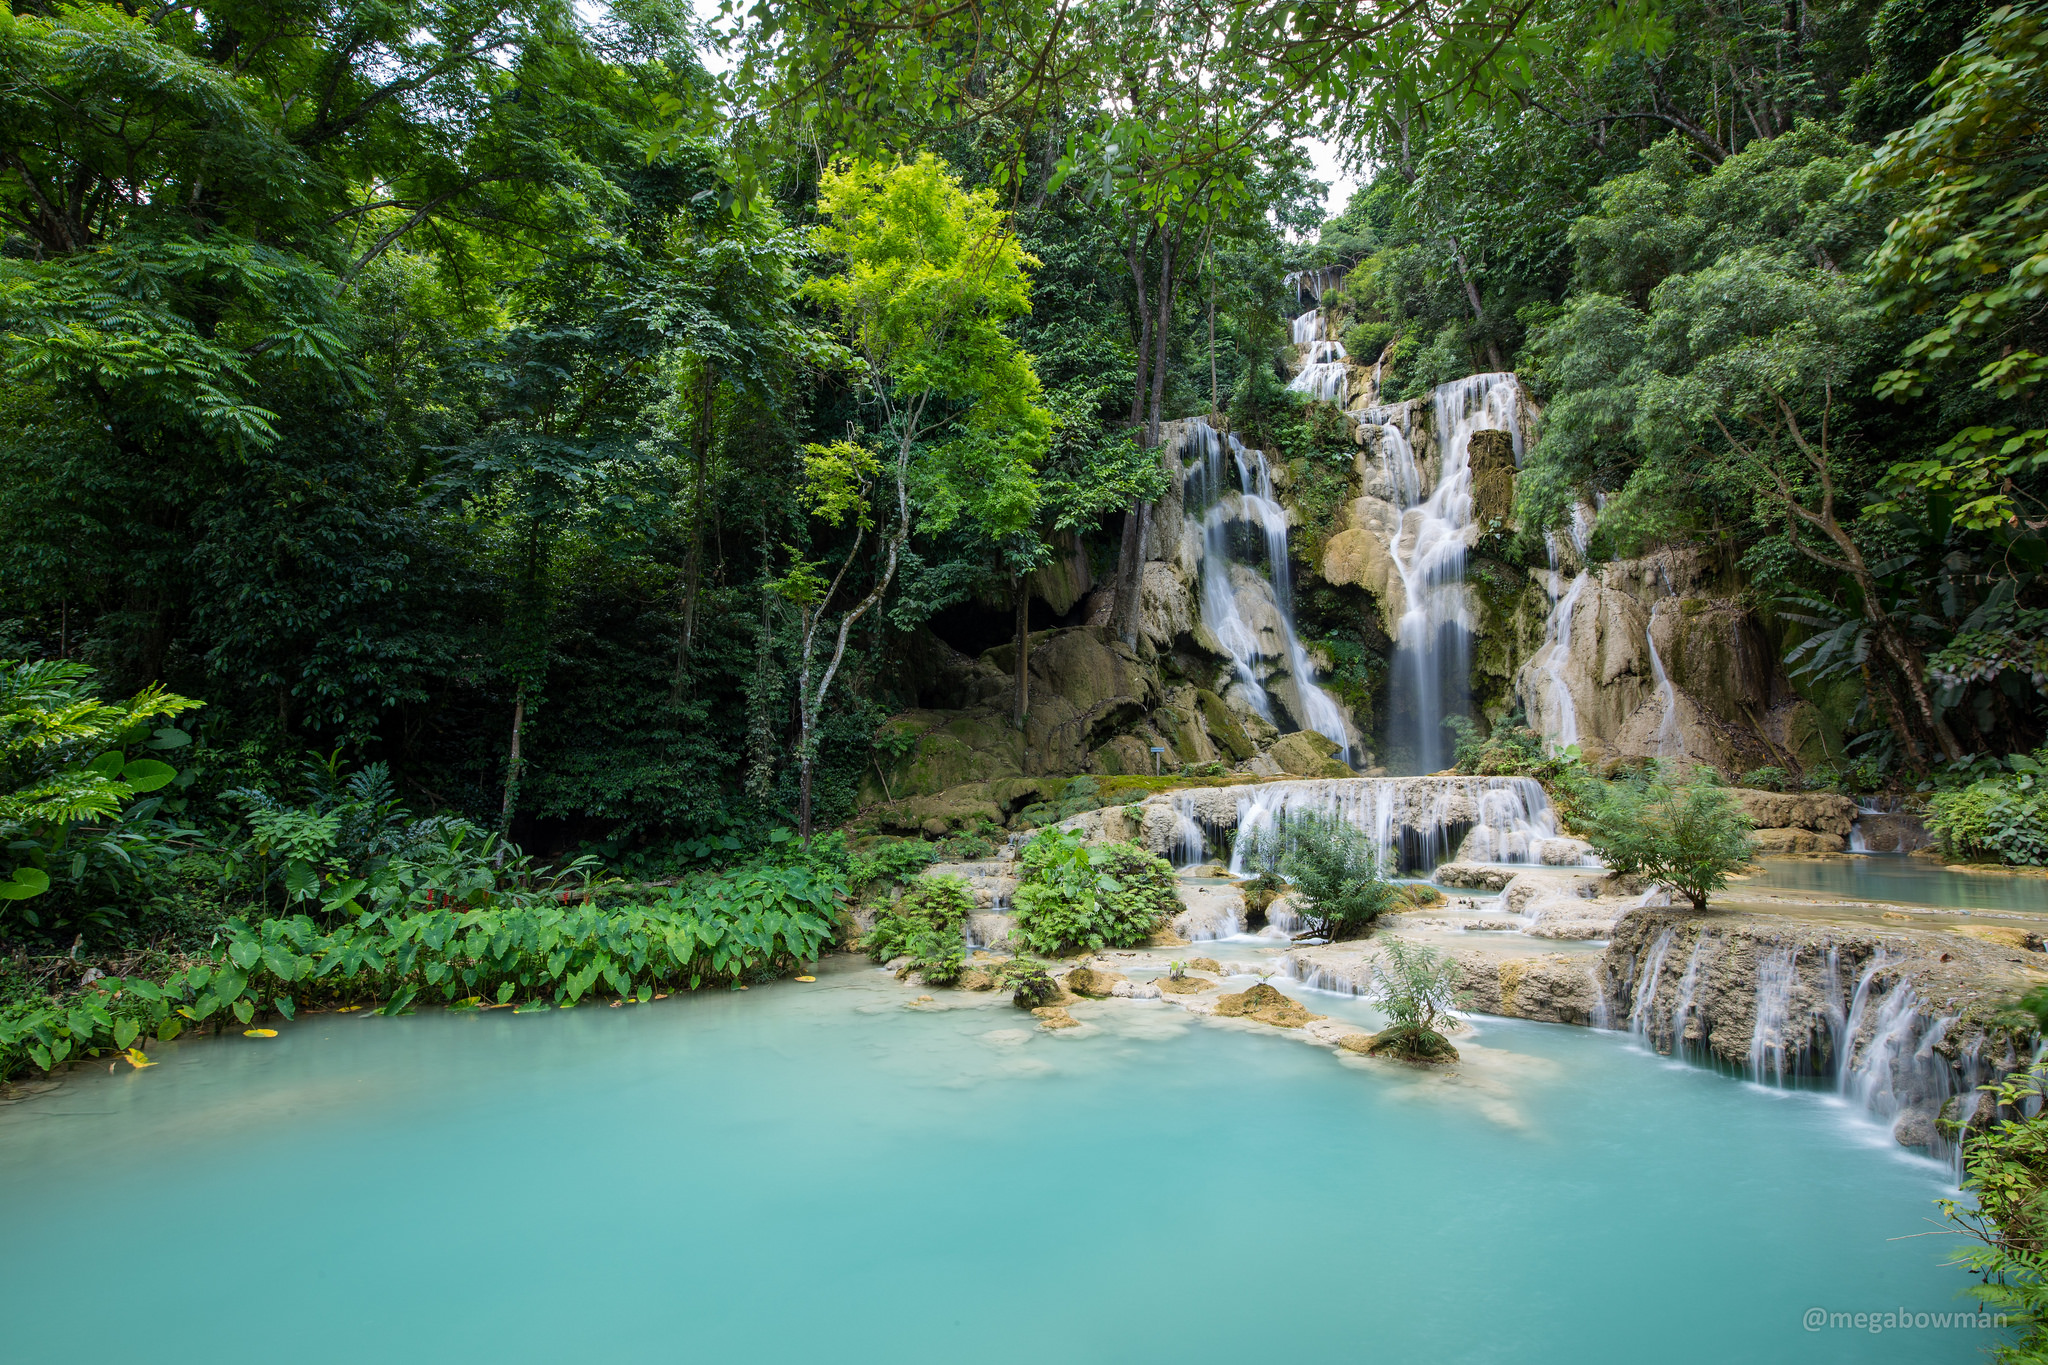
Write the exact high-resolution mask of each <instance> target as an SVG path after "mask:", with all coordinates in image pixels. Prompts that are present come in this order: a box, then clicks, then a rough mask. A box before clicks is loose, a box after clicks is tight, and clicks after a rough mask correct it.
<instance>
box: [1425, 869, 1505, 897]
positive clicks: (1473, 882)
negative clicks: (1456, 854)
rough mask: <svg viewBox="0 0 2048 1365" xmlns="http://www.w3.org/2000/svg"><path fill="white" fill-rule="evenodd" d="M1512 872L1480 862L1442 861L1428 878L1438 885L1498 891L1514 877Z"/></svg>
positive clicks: (1471, 889)
mask: <svg viewBox="0 0 2048 1365" xmlns="http://www.w3.org/2000/svg"><path fill="white" fill-rule="evenodd" d="M1514 876H1515V874H1514V872H1513V871H1512V870H1510V869H1508V868H1505V867H1487V866H1485V865H1484V864H1481V863H1443V864H1441V865H1440V866H1438V868H1437V870H1436V871H1434V872H1432V873H1431V874H1430V878H1429V879H1430V880H1431V881H1433V882H1435V883H1436V884H1437V885H1439V886H1457V887H1463V888H1465V889H1466V890H1470V891H1499V890H1501V889H1502V888H1504V887H1505V886H1506V885H1507V884H1508V883H1509V882H1510V881H1512V880H1513V879H1514Z"/></svg>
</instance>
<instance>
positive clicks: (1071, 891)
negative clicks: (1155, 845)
mask: <svg viewBox="0 0 2048 1365" xmlns="http://www.w3.org/2000/svg"><path fill="white" fill-rule="evenodd" d="M1021 862H1022V864H1023V870H1022V873H1021V875H1020V876H1019V878H1018V884H1017V892H1016V897H1015V902H1016V907H1017V932H1018V933H1019V934H1021V935H1022V936H1023V938H1024V941H1025V943H1027V944H1029V945H1030V947H1031V949H1032V951H1034V952H1039V953H1047V954H1052V955H1060V954H1066V953H1074V952H1079V951H1081V950H1083V949H1087V950H1089V951H1095V950H1098V949H1102V948H1133V947H1136V946H1137V945H1139V944H1141V943H1143V942H1144V941H1145V940H1146V939H1147V938H1149V937H1150V936H1151V934H1152V931H1153V930H1155V929H1157V928H1158V927H1159V926H1160V925H1161V924H1163V923H1165V922H1166V920H1167V919H1168V918H1170V917H1171V916H1172V915H1173V913H1174V912H1175V911H1176V910H1178V909H1179V908H1180V897H1179V895H1178V894H1177V893H1176V891H1175V890H1174V884H1173V868H1172V867H1171V866H1170V865H1169V864H1168V863H1167V861H1166V860H1165V859H1164V858H1156V857H1154V856H1153V855H1152V854H1150V853H1147V852H1146V851H1145V850H1144V849H1142V848H1139V847H1138V846H1137V845H1135V844H1124V843H1115V844H1095V845H1089V844H1086V843H1083V842H1082V840H1081V836H1080V835H1079V834H1076V833H1075V832H1074V831H1072V830H1062V829H1053V830H1047V831H1046V832H1045V833H1043V834H1041V835H1039V836H1038V837H1037V838H1035V839H1033V840H1032V841H1031V842H1030V843H1028V844H1026V845H1025V846H1024V855H1023V858H1022V859H1021Z"/></svg>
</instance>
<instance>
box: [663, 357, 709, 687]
mask: <svg viewBox="0 0 2048 1365" xmlns="http://www.w3.org/2000/svg"><path fill="white" fill-rule="evenodd" d="M717 392H718V385H717V378H716V376H715V373H714V372H713V370H712V368H711V367H710V366H709V365H706V366H705V367H704V374H703V379H702V388H701V389H700V390H699V394H698V402H697V421H696V423H695V425H694V429H693V430H692V431H691V432H690V455H691V458H692V461H693V463H694V465H695V477H694V478H693V480H692V484H691V493H690V549H689V553H688V554H687V555H686V556H685V557H684V559H683V581H682V585H681V587H680V589H679V591H678V594H677V596H678V599H679V600H678V601H677V603H676V614H677V616H678V617H679V618H680V623H679V626H678V629H677V631H676V668H675V677H674V679H673V680H672V681H671V682H670V684H669V699H670V700H671V701H675V700H679V699H680V698H681V697H682V695H683V673H684V670H685V669H686V668H687V667H688V666H689V661H690V642H691V638H692V636H694V635H695V634H696V629H697V590H698V585H699V583H700V581H701V580H702V577H703V565H704V479H705V469H706V466H707V465H709V464H710V462H711V423H712V418H713V412H712V404H713V402H714V400H715V399H716V397H717Z"/></svg>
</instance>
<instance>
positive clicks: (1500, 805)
mask: <svg viewBox="0 0 2048 1365" xmlns="http://www.w3.org/2000/svg"><path fill="white" fill-rule="evenodd" d="M1222 799H1224V800H1227V801H1229V803H1230V804H1229V805H1228V806H1227V807H1226V808H1225V809H1223V810H1221V811H1218V810H1217V809H1216V803H1217V802H1218V800H1219V797H1218V795H1217V794H1216V793H1210V792H1201V791H1194V792H1181V793H1177V794H1176V795H1175V796H1174V797H1173V809H1174V813H1175V826H1176V830H1177V833H1176V837H1175V842H1174V847H1173V861H1174V862H1175V863H1176V864H1178V865H1179V866H1182V867H1188V866H1193V865H1195V864H1197V863H1202V862H1206V861H1208V858H1209V851H1210V849H1211V848H1212V847H1216V846H1220V844H1221V842H1222V841H1223V840H1224V839H1226V838H1229V837H1230V831H1232V830H1234V831H1235V841H1234V844H1233V847H1232V852H1231V858H1230V864H1229V867H1230V870H1231V871H1232V872H1233V873H1236V874H1238V875H1240V876H1242V875H1245V873H1246V865H1245V859H1244V850H1245V848H1246V847H1247V846H1248V843H1249V838H1248V836H1250V835H1253V834H1255V833H1256V832H1257V831H1258V830H1260V829H1261V828H1265V827H1268V826H1270V825H1272V824H1273V823H1274V822H1276V821H1278V820H1280V819H1282V818H1284V817H1285V816H1288V815H1292V814H1298V813H1301V812H1304V811H1317V812H1320V813H1323V814H1329V815H1336V816H1338V817H1339V818H1341V819H1343V820H1345V821H1346V822H1348V823H1349V824H1352V825H1354V826H1356V827H1357V828H1359V829H1362V830H1364V831H1366V833H1368V834H1370V835H1371V836H1372V839H1373V844H1374V846H1375V848H1377V849H1378V851H1379V856H1380V861H1381V864H1382V865H1383V866H1384V867H1385V868H1386V869H1387V870H1388V871H1389V872H1390V873H1392V872H1410V873H1421V872H1426V871H1428V870H1429V869H1431V868H1434V867H1435V866H1436V865H1437V864H1439V863H1442V862H1445V861H1448V860H1450V859H1451V858H1453V857H1456V858H1458V859H1460V860H1464V861H1470V862H1486V863H1511V864H1542V863H1546V862H1549V863H1552V864H1558V863H1575V862H1577V861H1578V854H1579V849H1580V846H1579V845H1577V844H1575V843H1574V842H1573V841H1571V840H1569V839H1567V838H1565V837H1564V836H1563V835H1561V834H1560V833H1559V831H1558V826H1557V814H1556V812H1555V811H1554V810H1552V808H1551V805H1550V799H1549V797H1547V796H1546V795H1545V794H1544V791H1543V787H1542V784H1541V783H1539V782H1536V781H1535V780H1534V779H1531V778H1527V777H1443V778H1401V777H1367V778H1333V779H1325V780H1303V781H1296V782H1272V783H1266V784H1263V785H1260V786H1258V787H1251V788H1241V789H1238V790H1237V791H1236V792H1235V793H1234V794H1230V793H1225V794H1224V795H1223V797H1222Z"/></svg>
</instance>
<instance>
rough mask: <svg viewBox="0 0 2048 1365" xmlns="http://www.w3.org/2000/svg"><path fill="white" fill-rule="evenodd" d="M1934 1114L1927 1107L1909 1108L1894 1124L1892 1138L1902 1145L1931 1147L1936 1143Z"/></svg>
mask: <svg viewBox="0 0 2048 1365" xmlns="http://www.w3.org/2000/svg"><path fill="white" fill-rule="evenodd" d="M1934 1138H1935V1130H1934V1114H1933V1112H1932V1111H1931V1110H1927V1109H1908V1110H1906V1111H1905V1112H1904V1113H1903V1114H1900V1115H1899V1117H1898V1121H1897V1122H1895V1123H1893V1124H1892V1140H1893V1141H1894V1142H1897V1143H1898V1144H1899V1146H1901V1147H1929V1146H1932V1145H1933V1144H1934Z"/></svg>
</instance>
